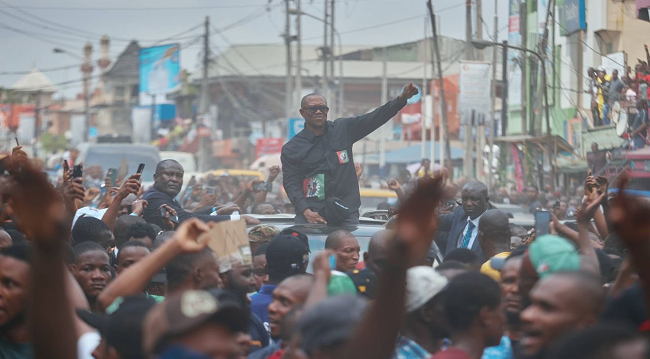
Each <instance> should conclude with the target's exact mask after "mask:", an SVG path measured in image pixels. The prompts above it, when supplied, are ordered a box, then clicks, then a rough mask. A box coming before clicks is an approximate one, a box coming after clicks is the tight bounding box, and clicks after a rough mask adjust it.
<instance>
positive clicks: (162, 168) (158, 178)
mask: <svg viewBox="0 0 650 359" xmlns="http://www.w3.org/2000/svg"><path fill="white" fill-rule="evenodd" d="M184 174H185V172H184V170H183V166H181V164H180V163H178V162H177V161H175V160H171V159H167V160H162V161H160V162H158V165H156V173H155V174H154V175H153V180H154V188H156V189H157V190H159V191H160V192H163V193H165V194H167V195H168V196H170V197H172V198H173V197H176V196H177V195H178V194H179V193H180V191H181V188H182V187H183V175H184Z"/></svg>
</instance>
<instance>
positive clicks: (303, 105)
mask: <svg viewBox="0 0 650 359" xmlns="http://www.w3.org/2000/svg"><path fill="white" fill-rule="evenodd" d="M310 97H320V98H322V99H323V102H325V104H327V100H326V99H325V97H323V95H321V94H318V93H315V92H312V93H310V94H306V95H305V96H304V97H303V98H302V100H300V107H301V108H305V106H306V105H305V103H306V102H307V99H309V98H310Z"/></svg>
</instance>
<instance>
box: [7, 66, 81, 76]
mask: <svg viewBox="0 0 650 359" xmlns="http://www.w3.org/2000/svg"><path fill="white" fill-rule="evenodd" d="M81 65H82V64H77V65H67V66H61V67H51V68H47V69H42V70H41V69H38V71H39V72H54V71H62V70H69V69H74V68H79V67H80V66H81ZM31 72H32V71H3V72H0V75H5V76H6V75H27V74H30V73H31Z"/></svg>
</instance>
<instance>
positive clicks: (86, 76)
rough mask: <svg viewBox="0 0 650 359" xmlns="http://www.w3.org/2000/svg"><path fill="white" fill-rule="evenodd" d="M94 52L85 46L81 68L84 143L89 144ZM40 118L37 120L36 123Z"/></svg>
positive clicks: (88, 44) (87, 45)
mask: <svg viewBox="0 0 650 359" xmlns="http://www.w3.org/2000/svg"><path fill="white" fill-rule="evenodd" d="M92 52H93V45H91V44H90V42H87V43H86V45H85V46H84V64H83V66H81V72H83V88H84V117H85V118H84V122H85V126H86V130H85V131H84V141H86V142H88V134H89V132H90V74H91V73H92V72H93V65H91V60H90V57H91V55H92ZM37 120H38V118H36V119H35V122H36V121H37ZM35 125H36V124H35Z"/></svg>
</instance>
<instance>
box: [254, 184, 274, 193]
mask: <svg viewBox="0 0 650 359" xmlns="http://www.w3.org/2000/svg"><path fill="white" fill-rule="evenodd" d="M271 186H272V184H271V183H269V182H260V183H258V184H256V185H255V186H254V187H253V189H254V190H255V191H257V192H261V191H264V192H271Z"/></svg>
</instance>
